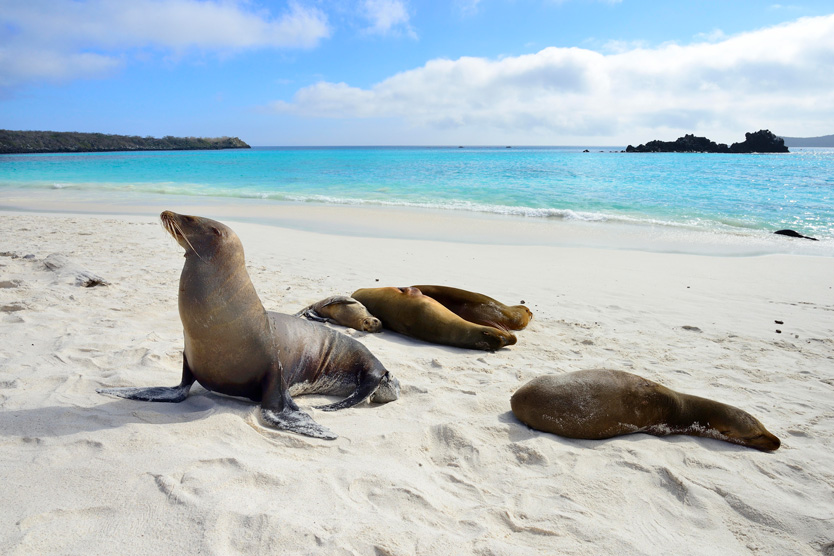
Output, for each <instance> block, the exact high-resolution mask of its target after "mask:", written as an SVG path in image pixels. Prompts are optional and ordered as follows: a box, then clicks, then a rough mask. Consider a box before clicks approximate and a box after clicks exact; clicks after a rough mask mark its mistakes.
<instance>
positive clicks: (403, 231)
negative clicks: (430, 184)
mask: <svg viewBox="0 0 834 556" xmlns="http://www.w3.org/2000/svg"><path fill="white" fill-rule="evenodd" d="M172 206H173V207H176V208H177V209H178V212H181V213H184V214H199V215H205V216H209V217H211V218H215V219H218V220H223V221H226V220H231V221H234V222H248V223H252V224H264V225H269V226H275V227H280V228H290V229H293V230H303V231H310V232H321V233H326V234H329V235H338V236H351V237H384V238H391V239H409V240H410V239H418V240H431V241H455V242H458V243H476V244H482V245H503V246H554V247H592V248H602V249H627V250H638V251H649V252H655V253H686V254H698V255H718V256H756V255H767V254H793V255H814V256H824V257H834V242H832V241H830V240H829V239H823V240H822V241H807V240H795V239H792V238H786V237H784V236H775V235H773V234H770V233H765V232H762V231H757V230H744V231H742V230H740V229H735V230H734V231H729V230H730V228H728V230H725V231H723V232H718V231H709V230H706V229H705V228H704V227H703V226H700V225H699V226H686V225H669V224H668V223H664V224H660V223H658V224H650V223H647V222H632V221H627V220H623V221H613V220H607V221H604V222H595V221H584V220H581V219H571V218H554V217H547V218H545V217H529V216H528V217H525V216H517V215H503V214H492V213H483V212H477V211H461V210H440V209H428V208H418V207H405V206H382V205H373V204H367V205H365V204H359V205H350V204H345V205H331V204H324V203H312V202H311V203H303V202H296V203H293V202H278V201H264V200H261V199H245V198H224V197H198V196H187V195H171V194H165V195H161V194H160V195H152V194H131V193H129V192H127V193H126V192H113V191H101V190H89V191H85V190H84V189H83V188H82V189H76V188H74V187H73V188H69V189H67V190H62V189H57V190H56V189H20V190H15V189H6V190H4V192H3V198H2V199H0V213H2V212H7V211H12V212H15V211H16V212H29V213H43V212H46V213H57V214H66V213H74V214H90V215H96V214H98V215H119V216H123V217H126V218H130V217H134V216H144V217H152V218H153V217H156V216H158V215H159V213H160V212H162V211H163V210H168V209H169V208H170V207H172Z"/></svg>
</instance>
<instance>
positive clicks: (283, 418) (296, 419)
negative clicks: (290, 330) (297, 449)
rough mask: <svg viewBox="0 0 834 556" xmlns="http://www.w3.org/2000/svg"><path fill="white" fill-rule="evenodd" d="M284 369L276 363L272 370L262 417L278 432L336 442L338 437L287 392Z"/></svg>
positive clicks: (265, 390) (262, 405)
mask: <svg viewBox="0 0 834 556" xmlns="http://www.w3.org/2000/svg"><path fill="white" fill-rule="evenodd" d="M283 372H284V369H283V367H282V366H281V363H280V362H279V361H275V362H274V363H273V364H272V368H271V369H270V373H269V376H268V378H267V380H268V381H267V383H266V387H265V388H264V394H263V399H262V400H261V417H263V420H264V421H266V423H267V424H268V425H270V426H271V427H274V428H276V429H278V430H285V431H291V432H297V433H298V434H303V435H304V436H312V437H313V438H322V439H324V440H335V439H336V438H338V436H337V435H335V434H333V432H332V431H331V430H330V429H328V428H327V427H323V426H321V425H319V424H318V423H316V422H315V421H313V418H312V417H310V415H309V414H308V413H305V412H304V411H301V409H300V408H299V407H298V405H297V404H296V403H295V401H293V399H292V398H291V397H290V393H289V392H288V391H287V386H286V379H285V378H284V376H283Z"/></svg>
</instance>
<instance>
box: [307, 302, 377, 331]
mask: <svg viewBox="0 0 834 556" xmlns="http://www.w3.org/2000/svg"><path fill="white" fill-rule="evenodd" d="M295 316H296V317H306V318H308V319H310V320H314V321H318V322H332V323H333V324H339V325H341V326H347V327H350V328H355V329H356V330H364V331H365V332H379V331H380V330H381V329H382V323H381V322H380V321H379V319H378V318H376V317H375V316H373V315H372V314H370V313H369V312H368V310H367V309H366V308H365V306H364V305H362V304H361V303H359V302H358V301H356V300H355V299H353V298H352V297H348V296H346V295H334V296H333V297H328V298H327V299H322V300H321V301H318V302H316V303H313V304H312V305H310V306H309V307H305V308H304V309H302V310H300V311H299V312H297V313H296V314H295Z"/></svg>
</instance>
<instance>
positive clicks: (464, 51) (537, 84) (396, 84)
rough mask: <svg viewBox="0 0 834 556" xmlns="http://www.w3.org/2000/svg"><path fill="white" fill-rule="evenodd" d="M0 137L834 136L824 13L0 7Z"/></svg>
mask: <svg viewBox="0 0 834 556" xmlns="http://www.w3.org/2000/svg"><path fill="white" fill-rule="evenodd" d="M0 129H30V130H52V131H84V132H101V133H117V134H126V135H140V136H146V135H152V136H155V137H161V136H164V135H174V136H198V137H218V136H235V137H240V138H241V139H243V140H244V141H246V142H247V143H249V144H250V145H253V146H303V145H310V146H320V145H453V146H454V145H500V146H503V145H587V146H625V145H627V144H634V145H637V144H639V143H645V142H646V141H650V140H652V139H662V140H674V139H676V138H677V137H680V136H682V135H684V134H686V133H694V134H696V135H699V136H706V137H708V138H710V139H712V140H715V141H718V142H724V143H733V142H736V141H743V140H744V133H745V132H749V131H757V130H759V129H770V130H771V131H773V132H774V133H776V134H777V135H782V136H788V137H813V136H820V135H829V134H832V133H834V2H831V0H824V1H822V0H795V1H791V2H789V3H784V4H777V3H773V2H766V1H764V2H759V1H752V0H731V1H728V0H698V1H694V0H665V1H661V0H446V1H443V2H440V1H433V2H429V1H418V0H332V1H329V2H327V1H317V0H292V1H288V2H284V1H267V0H130V1H124V0H0Z"/></svg>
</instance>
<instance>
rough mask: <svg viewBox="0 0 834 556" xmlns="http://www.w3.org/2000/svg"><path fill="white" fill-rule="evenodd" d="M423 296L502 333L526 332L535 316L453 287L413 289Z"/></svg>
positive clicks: (471, 320) (522, 307) (519, 306)
mask: <svg viewBox="0 0 834 556" xmlns="http://www.w3.org/2000/svg"><path fill="white" fill-rule="evenodd" d="M412 287H413V288H417V289H418V290H420V291H421V292H423V295H427V296H429V297H431V298H432V299H434V300H435V301H438V302H439V303H440V304H441V305H443V306H444V307H446V308H447V309H449V310H450V311H452V312H453V313H455V314H456V315H457V316H459V317H461V318H463V319H465V320H468V321H469V322H474V323H477V324H483V325H484V326H492V327H495V328H500V329H502V330H522V329H523V328H524V327H525V326H527V324H529V322H530V319H532V318H533V313H532V311H530V309H528V308H527V307H525V306H524V305H513V306H512V307H510V306H508V305H504V304H503V303H501V302H500V301H497V300H495V299H493V298H491V297H488V296H486V295H484V294H482V293H475V292H470V291H466V290H461V289H459V288H452V287H449V286H412Z"/></svg>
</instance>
